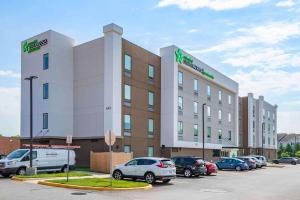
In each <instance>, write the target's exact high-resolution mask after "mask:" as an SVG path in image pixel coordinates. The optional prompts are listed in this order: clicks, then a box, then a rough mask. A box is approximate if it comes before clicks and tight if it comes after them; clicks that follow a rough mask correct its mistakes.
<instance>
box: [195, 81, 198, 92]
mask: <svg viewBox="0 0 300 200" xmlns="http://www.w3.org/2000/svg"><path fill="white" fill-rule="evenodd" d="M194 93H196V94H198V80H197V79H194Z"/></svg>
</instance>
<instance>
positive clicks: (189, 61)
mask: <svg viewBox="0 0 300 200" xmlns="http://www.w3.org/2000/svg"><path fill="white" fill-rule="evenodd" d="M175 58H176V62H177V63H179V64H185V65H187V66H189V67H192V68H193V69H195V70H197V71H198V72H200V73H201V74H202V75H203V76H206V77H208V78H210V79H214V78H215V77H214V76H213V75H212V74H211V73H209V72H206V71H205V70H204V69H203V68H201V67H199V66H197V65H195V64H194V61H193V58H191V57H189V56H186V55H184V54H183V53H182V50H181V49H176V51H175Z"/></svg>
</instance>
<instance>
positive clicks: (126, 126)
mask: <svg viewBox="0 0 300 200" xmlns="http://www.w3.org/2000/svg"><path fill="white" fill-rule="evenodd" d="M124 129H125V130H130V129H131V116H130V115H124Z"/></svg>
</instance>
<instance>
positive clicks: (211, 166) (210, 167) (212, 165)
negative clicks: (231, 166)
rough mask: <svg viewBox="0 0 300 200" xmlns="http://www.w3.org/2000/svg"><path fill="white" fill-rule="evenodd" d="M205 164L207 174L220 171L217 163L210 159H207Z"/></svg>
mask: <svg viewBox="0 0 300 200" xmlns="http://www.w3.org/2000/svg"><path fill="white" fill-rule="evenodd" d="M205 166H206V170H207V171H206V175H211V174H213V173H218V167H217V165H216V164H215V163H211V162H208V161H205Z"/></svg>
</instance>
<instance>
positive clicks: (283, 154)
mask: <svg viewBox="0 0 300 200" xmlns="http://www.w3.org/2000/svg"><path fill="white" fill-rule="evenodd" d="M280 156H281V157H290V156H291V155H290V154H289V152H282V153H281V155H280Z"/></svg>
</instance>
